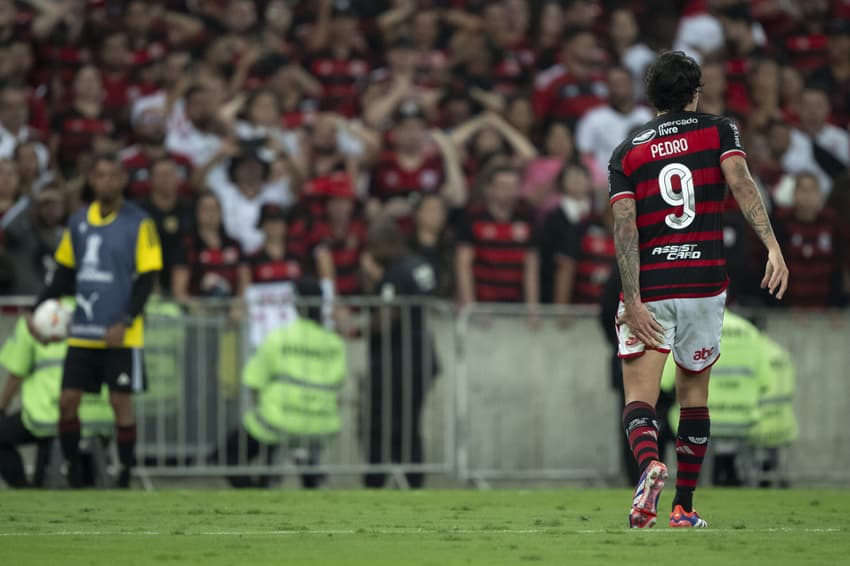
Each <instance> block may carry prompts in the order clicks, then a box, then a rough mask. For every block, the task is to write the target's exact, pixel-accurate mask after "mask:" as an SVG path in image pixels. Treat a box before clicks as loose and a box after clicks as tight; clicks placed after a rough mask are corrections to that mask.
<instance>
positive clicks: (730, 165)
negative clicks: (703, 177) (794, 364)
mask: <svg viewBox="0 0 850 566" xmlns="http://www.w3.org/2000/svg"><path fill="white" fill-rule="evenodd" d="M720 168H721V169H722V170H723V176H724V177H725V178H726V183H727V184H728V185H729V188H730V189H731V190H732V194H733V195H734V196H735V200H736V201H738V206H739V207H740V208H741V212H742V213H743V215H744V218H746V219H747V222H749V223H750V226H752V227H753V230H755V232H756V234H758V237H759V238H761V241H762V242H763V243H764V245H765V247H766V248H767V266H766V267H765V272H764V278H763V279H762V282H761V287H762V289H765V288H767V289H769V290H770V293H771V294H775V295H776V298H777V299H781V298H782V296H783V295H784V294H785V289H786V288H787V287H788V268H787V267H786V266H785V258H783V257H782V250H781V249H780V248H779V242H777V241H776V235H775V234H774V233H773V226H771V224H770V218H769V217H768V215H767V209H766V208H765V206H764V201H762V198H761V193H759V190H758V188H757V187H756V184H755V182H754V181H753V178H752V176H751V175H750V170H749V168H748V167H747V161H746V159H744V158H743V157H742V156H740V155H733V156H731V157H728V158H727V159H724V160H723V161H722V162H721V163H720ZM777 289H778V290H777Z"/></svg>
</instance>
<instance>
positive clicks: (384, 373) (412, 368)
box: [361, 219, 437, 488]
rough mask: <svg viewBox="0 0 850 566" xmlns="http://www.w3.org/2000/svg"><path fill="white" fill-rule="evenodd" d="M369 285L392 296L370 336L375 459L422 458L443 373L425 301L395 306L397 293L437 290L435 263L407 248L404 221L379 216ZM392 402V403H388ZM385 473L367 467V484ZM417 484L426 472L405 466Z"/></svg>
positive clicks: (371, 450) (366, 263)
mask: <svg viewBox="0 0 850 566" xmlns="http://www.w3.org/2000/svg"><path fill="white" fill-rule="evenodd" d="M361 270H362V271H363V279H364V288H365V289H366V291H367V292H372V293H374V294H376V295H378V296H380V297H381V300H382V301H383V302H385V303H386V306H382V307H381V308H380V309H377V311H376V312H375V313H373V314H372V316H371V320H372V328H371V329H370V330H371V334H372V336H371V339H370V340H369V411H370V412H369V431H368V438H367V439H365V440H366V441H367V442H368V447H367V450H366V452H367V453H368V458H369V463H370V464H389V463H391V462H392V463H398V464H402V465H414V466H415V465H419V464H421V463H422V461H423V449H422V448H423V447H422V433H421V427H420V422H419V421H420V416H421V412H422V406H423V405H424V403H425V395H426V393H427V391H428V387H429V386H430V384H431V381H432V380H433V379H434V377H435V376H436V375H437V358H436V353H435V350H434V344H433V340H432V339H431V336H430V333H429V332H428V327H427V321H426V319H425V313H424V312H423V308H422V306H420V305H417V304H413V305H410V304H408V305H404V304H402V305H401V306H396V305H394V304H393V303H394V302H396V299H403V298H408V299H415V298H422V297H423V296H425V297H427V296H433V294H434V289H435V287H436V278H435V276H434V270H433V268H432V267H431V264H430V263H428V261H426V260H425V259H423V258H422V257H420V256H418V255H415V254H413V253H411V252H409V251H408V250H407V249H406V248H405V246H404V239H403V237H402V234H401V231H400V230H399V228H398V225H397V224H396V223H395V222H394V221H392V220H387V219H382V220H377V221H376V222H375V223H374V224H373V225H372V227H371V229H370V230H369V238H368V243H367V245H366V252H365V253H364V254H363V256H362V257H361ZM387 404H389V406H387ZM385 479H386V478H385V476H384V474H381V473H376V474H366V476H365V477H364V483H365V485H366V487H382V486H383V485H384V481H385ZM406 479H407V483H408V485H409V486H410V487H412V488H419V487H422V484H423V482H424V476H423V475H422V474H421V473H408V474H406Z"/></svg>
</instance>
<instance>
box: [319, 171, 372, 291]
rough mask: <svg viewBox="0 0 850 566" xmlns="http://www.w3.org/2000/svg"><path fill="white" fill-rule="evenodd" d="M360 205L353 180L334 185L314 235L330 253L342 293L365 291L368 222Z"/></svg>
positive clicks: (320, 245) (337, 285)
mask: <svg viewBox="0 0 850 566" xmlns="http://www.w3.org/2000/svg"><path fill="white" fill-rule="evenodd" d="M360 208H361V207H360V203H359V202H358V201H357V196H356V195H355V194H354V188H353V187H352V186H351V183H339V184H335V185H333V186H332V187H331V191H330V193H329V194H328V202H327V219H326V220H324V221H319V222H318V223H317V225H316V226H315V228H314V231H313V235H312V237H313V240H314V242H316V243H315V245H316V246H317V247H321V248H325V249H326V250H327V251H328V252H329V253H330V256H331V258H332V261H333V272H334V275H335V283H336V285H335V286H336V292H337V293H338V294H340V295H358V294H360V292H361V286H360V273H359V269H360V254H361V253H362V252H363V248H364V246H365V244H366V230H367V225H366V222H365V219H364V218H363V216H362V211H361V210H360ZM315 253H317V252H315V251H314V254H315Z"/></svg>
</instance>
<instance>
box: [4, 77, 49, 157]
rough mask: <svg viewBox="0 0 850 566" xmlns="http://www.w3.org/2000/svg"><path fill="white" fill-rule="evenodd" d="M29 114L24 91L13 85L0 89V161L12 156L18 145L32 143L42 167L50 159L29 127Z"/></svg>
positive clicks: (37, 136)
mask: <svg viewBox="0 0 850 566" xmlns="http://www.w3.org/2000/svg"><path fill="white" fill-rule="evenodd" d="M29 119H30V112H29V101H28V100H27V92H26V89H24V88H23V87H20V86H15V85H5V86H3V87H2V88H0V159H9V158H11V157H13V156H14V153H15V148H16V147H17V146H18V144H20V143H24V142H33V144H34V145H33V148H34V150H35V152H36V155H37V156H38V159H39V162H40V163H41V164H43V165H44V166H46V165H47V162H48V160H49V158H50V154H49V152H48V151H47V147H45V145H44V144H43V143H41V142H40V141H38V138H39V135H38V133H37V132H36V131H34V130H33V129H32V128H30V127H29V125H28V123H29Z"/></svg>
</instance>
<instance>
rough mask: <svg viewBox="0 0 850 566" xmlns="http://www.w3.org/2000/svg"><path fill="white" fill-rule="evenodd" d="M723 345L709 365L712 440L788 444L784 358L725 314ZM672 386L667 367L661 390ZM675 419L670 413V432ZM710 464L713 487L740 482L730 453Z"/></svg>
mask: <svg viewBox="0 0 850 566" xmlns="http://www.w3.org/2000/svg"><path fill="white" fill-rule="evenodd" d="M722 340H723V356H722V357H721V358H720V359H719V360H718V362H717V364H716V365H715V366H714V369H713V371H712V381H711V384H710V385H709V404H708V406H709V408H710V410H711V417H712V436H713V437H715V438H718V439H723V438H726V439H729V440H733V441H736V442H741V441H743V442H747V443H750V444H752V445H754V446H760V447H775V446H778V445H781V444H787V443H789V442H790V441H791V440H793V438H795V435H796V419H795V417H794V413H793V408H792V407H791V397H792V394H793V388H794V376H793V372H794V370H793V366H792V365H791V361H790V357H789V355H788V353H787V352H785V351H784V350H783V349H782V348H781V347H779V346H778V345H777V344H776V343H775V342H773V341H772V340H771V339H770V338H768V337H767V336H765V335H763V334H762V333H761V332H760V331H759V329H758V328H756V327H755V326H754V325H753V324H752V323H750V322H749V321H748V320H746V319H745V318H743V317H741V316H739V315H737V314H735V313H733V312H730V311H726V314H725V317H724V319H723V334H722ZM674 382H675V366H673V365H672V364H669V363H668V364H667V366H665V368H664V374H663V376H662V383H661V387H662V389H664V390H672V389H673V386H674ZM674 409H675V408H674ZM677 414H678V411H677V410H671V411H670V419H669V420H670V426H671V428H673V430H676V429H677V425H678V423H677V422H676V420H677V419H676V415H677ZM713 463H714V466H713V478H712V480H713V481H712V483H713V484H715V485H741V484H742V483H743V482H742V479H741V478H740V477H739V475H738V466H737V464H736V454H735V453H734V452H733V453H717V454H715V455H714V461H713Z"/></svg>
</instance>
